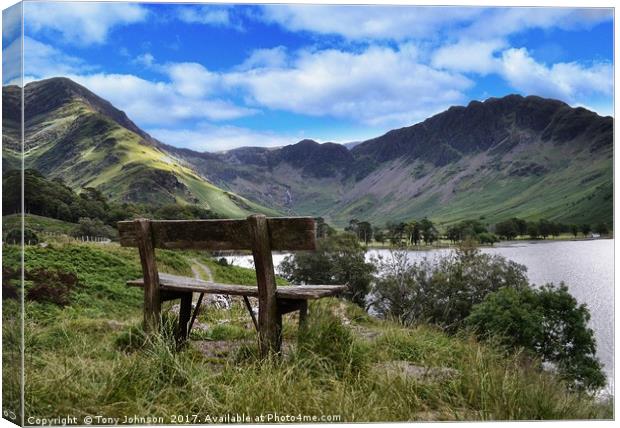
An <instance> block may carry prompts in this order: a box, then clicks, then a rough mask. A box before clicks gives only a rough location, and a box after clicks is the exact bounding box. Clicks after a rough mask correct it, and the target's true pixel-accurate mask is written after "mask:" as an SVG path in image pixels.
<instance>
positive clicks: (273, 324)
mask: <svg viewBox="0 0 620 428" xmlns="http://www.w3.org/2000/svg"><path fill="white" fill-rule="evenodd" d="M118 231H119V235H120V243H121V245H122V246H124V247H137V248H138V250H139V252H140V261H141V263H142V273H143V278H141V279H137V280H132V281H128V283H127V284H128V285H130V286H139V287H143V288H144V329H145V330H146V331H147V332H148V331H158V330H159V324H160V320H161V303H162V302H163V301H166V300H172V299H181V305H180V310H179V326H178V337H179V339H180V340H185V339H187V338H188V336H189V332H190V330H191V325H192V323H193V321H194V319H195V317H196V314H197V311H198V306H199V304H198V305H197V307H196V309H195V311H194V314H193V315H192V300H193V293H194V292H198V293H201V294H200V298H199V302H200V301H201V300H202V296H204V294H226V295H237V296H243V298H244V301H245V303H246V306H247V307H248V310H249V311H250V314H251V315H252V320H253V322H254V325H255V327H256V328H257V330H258V339H259V348H260V353H261V355H262V356H266V355H267V354H269V353H270V352H275V353H279V352H280V347H281V342H282V315H284V314H286V313H289V312H293V311H297V310H298V311H300V314H299V319H300V323H303V321H304V320H305V317H306V313H307V308H308V300H310V299H319V298H321V297H327V296H334V295H337V294H339V293H341V292H342V291H344V290H346V288H347V287H346V286H344V285H312V286H308V285H299V286H286V287H279V288H278V287H277V286H276V276H275V272H274V268H273V259H272V255H271V252H272V251H309V250H310V251H311V250H315V249H316V224H315V221H314V219H313V218H310V217H281V218H267V217H265V216H263V215H252V216H249V217H248V218H247V219H245V220H147V219H138V220H134V221H121V222H119V223H118ZM155 248H163V249H191V250H251V251H252V255H253V258H254V266H255V268H256V282H257V285H256V286H246V285H233V284H219V283H216V282H210V281H202V280H199V279H195V278H188V277H182V276H175V275H170V274H166V273H163V272H161V273H160V272H159V271H158V269H157V263H156V261H155ZM248 297H257V298H258V308H259V309H258V321H256V319H255V317H254V313H253V312H252V310H251V307H250V304H249V300H248Z"/></svg>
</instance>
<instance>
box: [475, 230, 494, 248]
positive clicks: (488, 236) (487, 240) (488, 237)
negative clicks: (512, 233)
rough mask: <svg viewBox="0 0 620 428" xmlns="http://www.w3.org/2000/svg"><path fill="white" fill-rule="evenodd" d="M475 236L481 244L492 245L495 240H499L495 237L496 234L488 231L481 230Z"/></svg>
mask: <svg viewBox="0 0 620 428" xmlns="http://www.w3.org/2000/svg"><path fill="white" fill-rule="evenodd" d="M476 238H477V239H478V241H480V243H481V244H491V245H493V244H495V243H496V242H499V238H498V237H497V235H495V234H494V233H489V232H482V233H480V234H478V235H477V236H476Z"/></svg>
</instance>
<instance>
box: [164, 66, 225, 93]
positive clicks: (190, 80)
mask: <svg viewBox="0 0 620 428" xmlns="http://www.w3.org/2000/svg"><path fill="white" fill-rule="evenodd" d="M160 68H161V69H162V70H163V71H164V72H165V73H166V74H167V75H168V76H169V77H170V80H171V81H172V85H173V86H174V88H175V90H176V91H177V92H178V93H179V94H181V95H183V96H185V97H188V98H202V97H204V96H206V95H207V94H209V93H210V92H212V91H213V89H214V87H215V85H217V84H218V81H219V76H218V74H217V73H212V72H210V71H209V70H207V69H206V68H205V67H204V66H203V65H202V64H198V63H195V62H181V63H170V64H166V65H164V66H161V67H160Z"/></svg>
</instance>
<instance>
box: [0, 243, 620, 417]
mask: <svg viewBox="0 0 620 428" xmlns="http://www.w3.org/2000/svg"><path fill="white" fill-rule="evenodd" d="M3 261H4V266H5V267H7V266H8V267H10V266H16V265H18V262H19V249H18V248H17V247H14V246H5V247H4V259H3ZM158 264H159V267H160V270H162V271H167V272H170V273H176V274H182V275H193V274H194V272H193V271H192V268H194V271H196V267H197V266H200V265H201V264H203V265H207V267H208V268H209V270H210V271H211V274H212V275H213V276H214V277H215V279H216V280H218V281H222V282H235V283H250V282H251V280H252V276H253V271H251V270H248V269H242V268H239V267H234V266H232V267H231V266H228V267H226V266H222V265H220V264H218V263H217V262H216V260H215V259H210V258H209V257H207V256H205V255H204V254H199V253H195V252H171V251H159V252H158ZM25 268H26V271H27V272H31V273H33V274H32V275H31V277H32V278H33V279H32V280H29V281H27V283H26V296H27V298H26V324H25V346H26V361H25V370H26V382H27V384H26V389H25V394H26V418H28V417H29V416H32V417H45V418H52V417H58V416H61V415H72V416H76V417H77V418H78V419H79V420H81V418H83V417H85V416H87V415H105V416H106V417H110V418H119V420H120V421H121V423H122V421H123V420H124V418H125V416H134V415H137V416H144V417H146V416H149V417H161V418H163V419H162V420H161V421H163V423H170V422H183V423H197V422H202V423H208V422H210V420H208V419H206V418H217V417H226V415H228V414H232V415H235V414H240V415H248V417H250V418H252V421H254V418H255V417H260V415H263V417H269V416H267V415H272V416H271V417H273V415H274V414H276V413H277V414H278V415H281V416H285V415H289V416H292V417H297V416H300V417H304V416H307V417H312V416H314V417H316V418H319V419H317V420H316V421H321V419H320V418H321V417H324V418H327V417H328V416H329V418H330V419H329V420H331V421H340V422H364V421H408V420H505V419H527V420H531V419H567V418H568V419H589V418H611V417H612V405H611V404H610V403H607V402H603V403H601V402H596V401H594V400H593V399H591V398H589V397H587V396H584V395H578V394H573V393H569V392H567V391H566V389H565V388H564V386H563V385H562V384H560V383H559V382H558V380H557V379H556V378H554V376H553V375H552V374H550V373H543V372H541V371H539V370H538V369H537V368H536V364H535V362H532V361H528V360H527V359H525V358H524V357H523V356H522V355H520V354H518V353H517V354H508V353H504V352H502V351H501V350H498V349H495V348H492V347H490V346H488V345H483V344H481V343H478V342H476V341H475V340H474V339H473V338H471V337H468V336H459V337H453V336H447V335H445V334H444V333H442V332H440V331H438V330H436V329H434V328H432V327H429V326H423V325H422V326H418V327H415V328H403V327H401V326H399V325H398V324H397V323H393V322H390V321H381V320H377V319H374V318H371V317H370V316H368V315H367V314H366V313H365V312H364V311H362V310H361V309H360V308H358V307H357V306H355V305H352V304H350V303H347V302H345V301H341V300H338V299H324V300H322V301H321V302H320V303H314V304H312V305H311V307H310V321H309V324H308V326H307V329H305V330H304V331H303V332H302V333H301V334H300V333H299V332H298V330H297V320H296V319H295V316H287V317H285V324H284V352H283V356H282V358H281V359H279V360H276V359H273V360H268V361H260V360H259V359H258V358H257V356H256V343H255V334H254V332H253V330H252V325H251V320H250V317H249V316H248V314H247V312H245V309H244V307H243V306H242V304H241V302H239V301H236V300H233V302H232V307H231V308H230V309H218V308H216V307H215V306H213V305H210V306H209V307H208V308H207V310H206V311H205V312H203V313H201V315H200V316H199V317H198V320H197V324H196V325H195V328H194V330H193V331H192V340H191V343H190V344H189V345H188V346H187V347H185V348H184V349H182V350H177V349H176V347H175V345H174V344H173V342H172V340H171V338H170V336H171V334H170V332H171V327H170V326H171V325H172V323H173V322H174V319H175V307H174V305H172V304H169V305H168V306H167V308H166V309H167V311H164V312H165V314H164V321H165V323H164V324H165V325H166V326H167V327H166V329H164V333H163V334H162V335H160V336H155V337H151V338H148V339H145V337H144V336H143V335H142V334H141V330H140V321H141V316H142V312H141V303H142V301H141V290H139V289H135V288H127V287H126V286H125V285H124V283H125V281H126V280H128V279H131V278H135V277H138V276H140V266H139V260H138V256H137V251H135V249H125V248H120V247H118V246H116V245H114V244H111V245H97V244H67V243H60V242H56V243H55V242H53V241H52V242H50V245H48V246H47V247H46V248H42V247H34V246H33V247H27V248H26V251H25ZM38 269H45V270H46V271H47V273H48V277H50V276H49V273H50V272H62V273H65V274H67V273H71V274H74V275H75V278H77V285H75V287H73V288H66V290H67V293H66V295H65V296H64V297H66V302H65V303H64V304H58V303H52V300H54V296H55V294H54V293H51V292H50V290H45V287H44V286H43V289H41V287H42V286H41V284H38V283H37V279H36V278H37V276H36V275H35V274H34V273H35V272H37V270H38ZM198 272H199V274H200V275H201V276H203V277H204V275H206V272H204V270H200V269H199V270H198ZM51 277H52V278H56V276H53V275H52V276H51ZM58 278H60V276H58ZM52 282H53V281H52ZM65 282H66V281H65ZM50 283H51V282H50ZM61 283H62V281H61V280H60V279H59V280H58V284H57V285H58V287H59V288H57V290H59V289H62V286H61V285H62V284H61ZM281 285H284V282H283V281H281ZM48 286H50V285H49V284H48ZM32 290H35V291H32ZM46 292H47V294H46ZM4 305H5V312H4V313H5V316H6V314H10V313H11V311H17V310H18V305H17V301H16V300H13V299H6V300H5V301H4ZM5 325H6V326H9V325H10V323H5ZM11 333H12V332H11V331H10V330H8V329H7V328H5V330H4V331H3V334H4V336H5V340H7V339H8V340H10V339H11V337H10V335H11ZM5 343H6V342H5ZM9 351H10V350H7V348H6V347H5V352H9ZM5 356H6V354H5ZM5 375H9V378H10V377H11V373H5ZM7 385H8V384H7ZM4 398H5V400H8V401H5V402H10V400H11V397H10V395H9V391H7V388H5V397H4ZM173 415H174V416H173ZM179 415H186V416H183V418H185V417H187V418H188V419H187V420H185V419H184V420H178V419H177V420H173V418H178V417H179ZM193 415H197V416H193ZM159 421H160V420H156V422H159ZM265 421H267V420H265ZM291 421H292V422H295V421H303V419H293V420H291ZM307 421H308V420H306V422H307ZM323 421H327V419H323ZM271 422H275V421H274V420H273V419H272V420H271Z"/></svg>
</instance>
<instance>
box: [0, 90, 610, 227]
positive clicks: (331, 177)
mask: <svg viewBox="0 0 620 428" xmlns="http://www.w3.org/2000/svg"><path fill="white" fill-rule="evenodd" d="M25 93H26V96H25V110H26V117H27V121H26V124H25V150H26V156H25V164H26V167H30V168H34V169H37V170H39V171H41V172H42V173H43V174H45V175H47V176H49V177H52V178H53V177H62V178H63V180H64V181H65V182H66V183H67V184H69V185H70V186H71V187H73V188H75V189H79V188H82V187H85V186H93V187H96V188H98V189H99V190H101V191H102V192H104V194H106V195H107V196H109V197H110V198H112V199H113V200H117V201H135V202H148V203H157V204H161V203H168V202H175V201H176V202H180V203H198V204H201V205H203V206H204V207H207V208H211V209H213V210H214V211H216V212H219V213H221V214H223V215H226V216H230V217H239V216H243V215H245V214H246V213H247V212H251V211H260V212H267V213H270V214H274V215H275V214H277V213H286V214H291V215H315V216H322V217H325V218H326V220H327V221H329V222H331V223H334V224H336V225H339V226H343V225H345V224H347V223H348V221H349V220H350V219H352V218H358V219H360V220H368V221H371V222H373V223H374V224H378V225H382V224H384V223H385V222H387V221H406V220H409V219H412V218H422V217H425V216H427V217H429V218H431V219H433V220H435V221H438V222H440V223H444V224H447V223H452V222H456V221H459V220H463V219H482V220H483V221H484V222H486V223H489V224H492V223H495V222H497V221H499V220H503V219H506V218H510V217H513V216H518V217H522V218H526V219H533V220H535V219H539V218H547V219H550V220H557V221H563V222H574V223H585V222H587V223H598V222H607V223H608V224H610V225H611V224H612V213H613V176H612V175H613V174H612V164H613V119H612V118H611V117H601V116H599V115H597V114H596V113H594V112H591V111H588V110H586V109H584V108H572V107H570V106H569V105H567V104H565V103H563V102H561V101H557V100H552V99H545V98H540V97H536V96H527V97H523V96H520V95H508V96H506V97H503V98H490V99H488V100H486V101H484V102H479V101H472V102H471V103H469V104H468V105H467V106H455V107H451V108H449V109H448V110H446V111H445V112H443V113H440V114H437V115H435V116H433V117H431V118H429V119H427V120H425V121H423V122H421V123H418V124H415V125H413V126H409V127H405V128H401V129H395V130H392V131H389V132H387V133H386V134H384V135H382V136H379V137H377V138H373V139H370V140H367V141H363V142H359V143H357V142H356V144H355V145H354V146H352V145H349V146H348V147H347V146H344V145H339V144H334V143H324V144H319V143H317V142H315V141H313V140H303V141H300V142H298V143H296V144H291V145H288V146H284V147H278V148H261V147H243V148H238V149H234V150H228V151H226V152H218V153H200V152H196V151H192V150H189V149H183V148H177V147H173V146H170V145H167V144H165V143H162V142H160V141H157V140H156V139H154V138H152V137H151V136H150V135H148V134H147V133H146V132H144V131H142V130H141V129H140V128H139V127H138V126H136V125H135V124H134V123H133V122H132V121H131V120H130V119H129V118H128V117H127V116H126V115H125V114H124V113H123V112H122V111H120V110H118V109H116V108H115V107H114V106H112V105H111V104H110V103H109V102H107V101H105V100H103V99H102V98H100V97H98V96H97V95H95V94H93V93H92V92H90V91H89V90H88V89H86V88H84V87H82V86H80V85H78V84H76V83H74V82H72V81H70V80H68V79H64V78H54V79H48V80H44V81H40V82H32V83H29V84H28V85H26V88H25ZM19 95H20V94H19V88H17V87H11V86H8V87H4V88H3V108H4V113H3V120H4V129H3V130H4V136H3V143H4V147H5V150H3V163H4V165H5V168H6V167H10V166H17V165H18V160H19V157H18V156H17V153H16V152H15V150H16V149H17V148H18V147H19V128H18V125H19V116H20V114H19V101H20V96H19ZM264 207H269V208H264Z"/></svg>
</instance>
